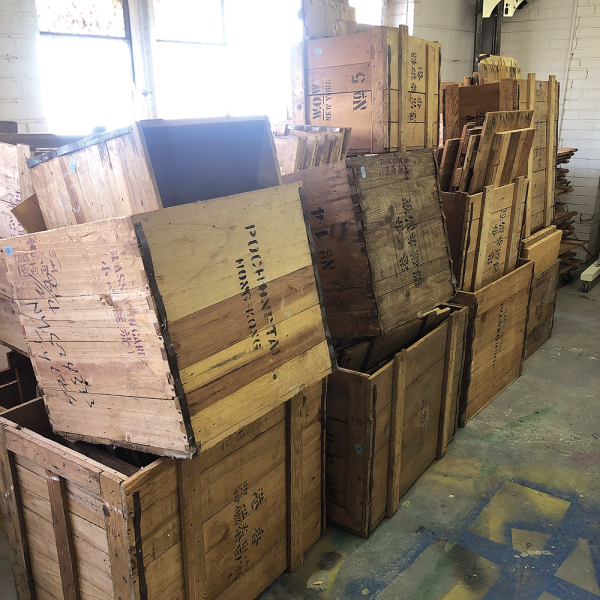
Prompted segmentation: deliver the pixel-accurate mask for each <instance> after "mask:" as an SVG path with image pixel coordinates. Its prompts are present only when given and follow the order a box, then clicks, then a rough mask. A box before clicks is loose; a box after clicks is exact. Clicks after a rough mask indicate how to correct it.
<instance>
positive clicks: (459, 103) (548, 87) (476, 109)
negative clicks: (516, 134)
mask: <svg viewBox="0 0 600 600" xmlns="http://www.w3.org/2000/svg"><path fill="white" fill-rule="evenodd" d="M443 89H444V93H443V97H442V99H443V105H442V109H441V110H442V117H441V119H442V122H443V127H442V128H441V129H440V137H441V138H442V140H443V143H444V151H443V152H442V153H440V165H441V169H442V172H441V179H440V182H441V186H442V187H441V189H442V191H453V190H452V188H451V187H449V186H451V185H452V184H453V183H455V178H456V177H458V176H459V175H460V174H461V172H460V171H459V172H457V173H454V171H452V174H450V172H451V170H452V169H453V168H454V167H456V168H459V167H461V165H460V164H457V160H458V159H457V158H456V156H457V152H458V147H459V145H461V143H462V147H461V151H462V152H463V153H464V152H465V145H464V144H465V139H464V136H463V137H461V134H462V133H463V131H464V127H465V125H467V124H469V123H474V125H472V126H471V127H477V126H480V125H483V121H484V119H485V117H486V115H487V114H488V113H490V112H494V111H513V110H521V111H523V110H533V115H534V116H533V123H532V125H530V126H531V127H534V129H535V134H534V137H533V146H532V147H533V152H532V154H531V156H530V158H529V164H528V168H527V172H526V176H527V178H528V179H529V180H530V182H531V185H530V190H529V194H528V203H527V211H526V214H525V237H527V236H529V235H530V234H531V233H532V232H534V231H537V230H539V229H541V228H543V227H548V226H549V225H550V224H551V221H552V218H553V210H554V188H555V184H556V180H555V170H556V148H557V128H558V98H559V88H558V83H557V82H556V77H554V76H551V77H550V78H549V81H536V78H535V74H531V73H530V74H529V75H528V77H527V79H526V80H519V81H517V80H514V79H503V80H500V81H498V82H496V83H490V84H486V85H478V86H461V85H460V84H449V83H445V84H444V87H443ZM475 133H477V132H476V131H475ZM467 141H468V140H467ZM473 143H474V144H476V143H477V142H476V140H475V141H474V142H473ZM515 143H516V142H515ZM513 151H514V147H512V148H510V149H509V150H508V152H509V155H510V154H512V152H513ZM461 156H463V155H462V154H460V153H459V154H458V158H459V159H460V158H461ZM455 163H456V164H455ZM467 165H468V163H467ZM469 174H470V173H467V174H466V176H467V177H468V176H469Z"/></svg>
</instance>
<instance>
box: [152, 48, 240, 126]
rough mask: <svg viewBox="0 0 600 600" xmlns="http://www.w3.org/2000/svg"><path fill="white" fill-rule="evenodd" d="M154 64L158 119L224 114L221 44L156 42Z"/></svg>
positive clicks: (224, 63) (224, 71) (225, 99)
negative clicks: (203, 44)
mask: <svg viewBox="0 0 600 600" xmlns="http://www.w3.org/2000/svg"><path fill="white" fill-rule="evenodd" d="M154 67H155V72H156V98H157V102H158V114H159V115H160V118H161V119H185V118H196V117H197V118H201V117H221V116H223V115H226V114H227V110H228V106H227V102H228V97H227V96H228V91H229V90H228V88H227V86H226V83H225V82H226V81H227V79H228V77H227V75H226V74H227V56H226V47H225V46H202V45H198V44H176V43H170V42H158V43H157V44H156V58H155V61H154Z"/></svg>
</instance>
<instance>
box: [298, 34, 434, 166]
mask: <svg viewBox="0 0 600 600" xmlns="http://www.w3.org/2000/svg"><path fill="white" fill-rule="evenodd" d="M440 64H441V46H440V44H438V43H436V42H427V41H425V40H421V39H419V38H415V37H412V36H409V35H408V27H406V26H405V25H403V26H400V28H399V29H395V28H392V27H372V28H370V29H369V31H367V32H363V33H357V34H353V35H345V36H341V37H332V38H326V39H318V40H310V41H308V42H307V43H306V48H305V65H304V67H305V73H304V76H303V77H301V79H302V80H303V81H304V91H305V100H304V102H299V103H295V110H296V111H297V112H298V111H300V113H301V114H296V116H295V118H294V122H296V123H300V122H303V121H305V122H306V124H307V125H331V124H336V123H337V124H343V125H344V126H347V127H352V135H351V138H350V146H349V148H348V154H350V155H352V154H369V153H381V152H395V151H398V150H407V149H411V148H433V147H434V146H436V145H437V141H438V140H437V137H438V136H437V130H438V121H439V109H438V105H439V85H440ZM297 68H301V67H300V66H298V67H297Z"/></svg>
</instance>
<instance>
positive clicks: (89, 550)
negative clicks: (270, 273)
mask: <svg viewBox="0 0 600 600" xmlns="http://www.w3.org/2000/svg"><path fill="white" fill-rule="evenodd" d="M323 391H324V388H323V385H322V383H321V382H318V383H317V384H316V385H314V386H312V387H311V388H309V389H307V390H305V392H304V393H301V394H298V395H296V396H294V397H293V398H292V399H291V400H289V401H288V402H287V403H286V404H283V405H280V406H278V407H276V408H275V409H273V410H272V411H270V412H269V413H267V414H265V415H264V416H263V417H261V418H260V419H258V420H257V421H255V422H254V423H252V424H250V425H248V426H246V427H244V428H243V429H241V430H240V431H239V432H238V433H237V434H235V435H232V436H230V437H228V438H226V439H225V440H224V442H223V444H220V445H219V446H216V447H214V448H213V449H212V450H211V451H210V452H208V453H207V454H204V455H201V456H199V457H197V458H195V459H194V460H190V461H177V460H173V459H169V458H159V459H157V460H155V461H154V462H152V463H150V464H149V465H148V466H145V467H144V468H143V469H141V470H140V469H138V468H136V467H133V466H131V465H130V464H128V463H125V462H123V461H121V460H119V459H115V458H114V457H113V456H110V455H109V454H105V453H104V452H102V450H100V449H98V448H92V449H91V455H92V456H93V457H95V458H88V456H87V455H86V451H87V450H88V446H89V445H86V444H83V445H82V444H75V445H74V446H71V447H65V446H63V445H61V444H60V443H58V442H56V441H54V440H53V438H52V431H51V429H50V424H49V423H48V420H47V417H46V415H45V411H44V406H43V403H42V402H41V400H37V401H35V400H34V401H33V402H30V403H29V404H26V405H23V406H22V407H19V408H16V409H14V410H12V411H9V412H7V413H4V414H3V417H5V418H2V419H0V485H1V487H2V490H3V494H2V499H1V502H2V507H3V509H4V510H5V514H6V515H7V533H8V538H9V544H10V549H11V554H12V558H13V561H14V562H13V571H14V575H15V581H16V585H17V592H18V598H19V600H33V599H34V598H36V596H37V598H38V599H40V598H63V597H64V598H73V599H76V598H82V599H83V598H98V599H102V600H104V599H114V600H164V599H165V598H178V599H181V600H197V599H199V598H205V599H207V600H225V599H229V598H239V599H241V600H253V599H254V598H255V597H256V596H257V595H258V594H260V593H261V592H262V591H263V590H264V589H265V588H266V587H267V586H268V585H269V584H271V583H272V582H273V580H274V579H275V578H276V577H278V576H279V575H280V574H281V573H282V572H283V571H284V570H286V569H289V570H294V569H295V568H297V567H298V566H299V564H300V563H302V560H303V555H304V552H305V551H306V550H307V549H308V548H309V547H310V546H311V545H312V544H313V543H314V542H315V541H316V540H317V539H318V538H319V537H320V535H321V532H322V530H323V527H324V515H323V497H324V483H323V474H324V471H323V462H324V461H323V443H322V440H323V433H322V432H323V427H324V423H323V419H324V404H323V398H322V397H323ZM81 446H83V447H82V448H81V450H80V451H78V447H81ZM55 491H58V493H54V492H55ZM77 592H79V593H77Z"/></svg>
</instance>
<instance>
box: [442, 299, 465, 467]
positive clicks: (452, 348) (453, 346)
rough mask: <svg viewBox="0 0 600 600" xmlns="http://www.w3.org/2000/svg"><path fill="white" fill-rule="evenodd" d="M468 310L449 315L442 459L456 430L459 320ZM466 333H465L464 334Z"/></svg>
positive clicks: (444, 383)
mask: <svg viewBox="0 0 600 600" xmlns="http://www.w3.org/2000/svg"><path fill="white" fill-rule="evenodd" d="M465 312H466V311H462V314H461V311H457V312H453V313H452V314H451V315H450V317H449V322H448V336H447V338H446V352H445V357H444V358H445V363H444V382H443V384H442V405H441V408H440V428H439V437H438V446H437V458H438V459H442V458H443V457H444V456H445V455H446V452H447V450H448V443H449V440H450V438H451V437H452V435H453V433H454V430H453V429H452V431H451V428H453V427H454V420H453V419H451V415H452V412H453V409H454V410H456V407H455V406H454V404H455V402H456V398H453V395H452V392H453V389H452V382H453V380H454V370H455V365H456V361H457V358H458V359H459V360H462V357H457V348H458V346H459V344H460V339H459V321H460V320H461V319H464V318H465ZM463 335H464V334H463Z"/></svg>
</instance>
